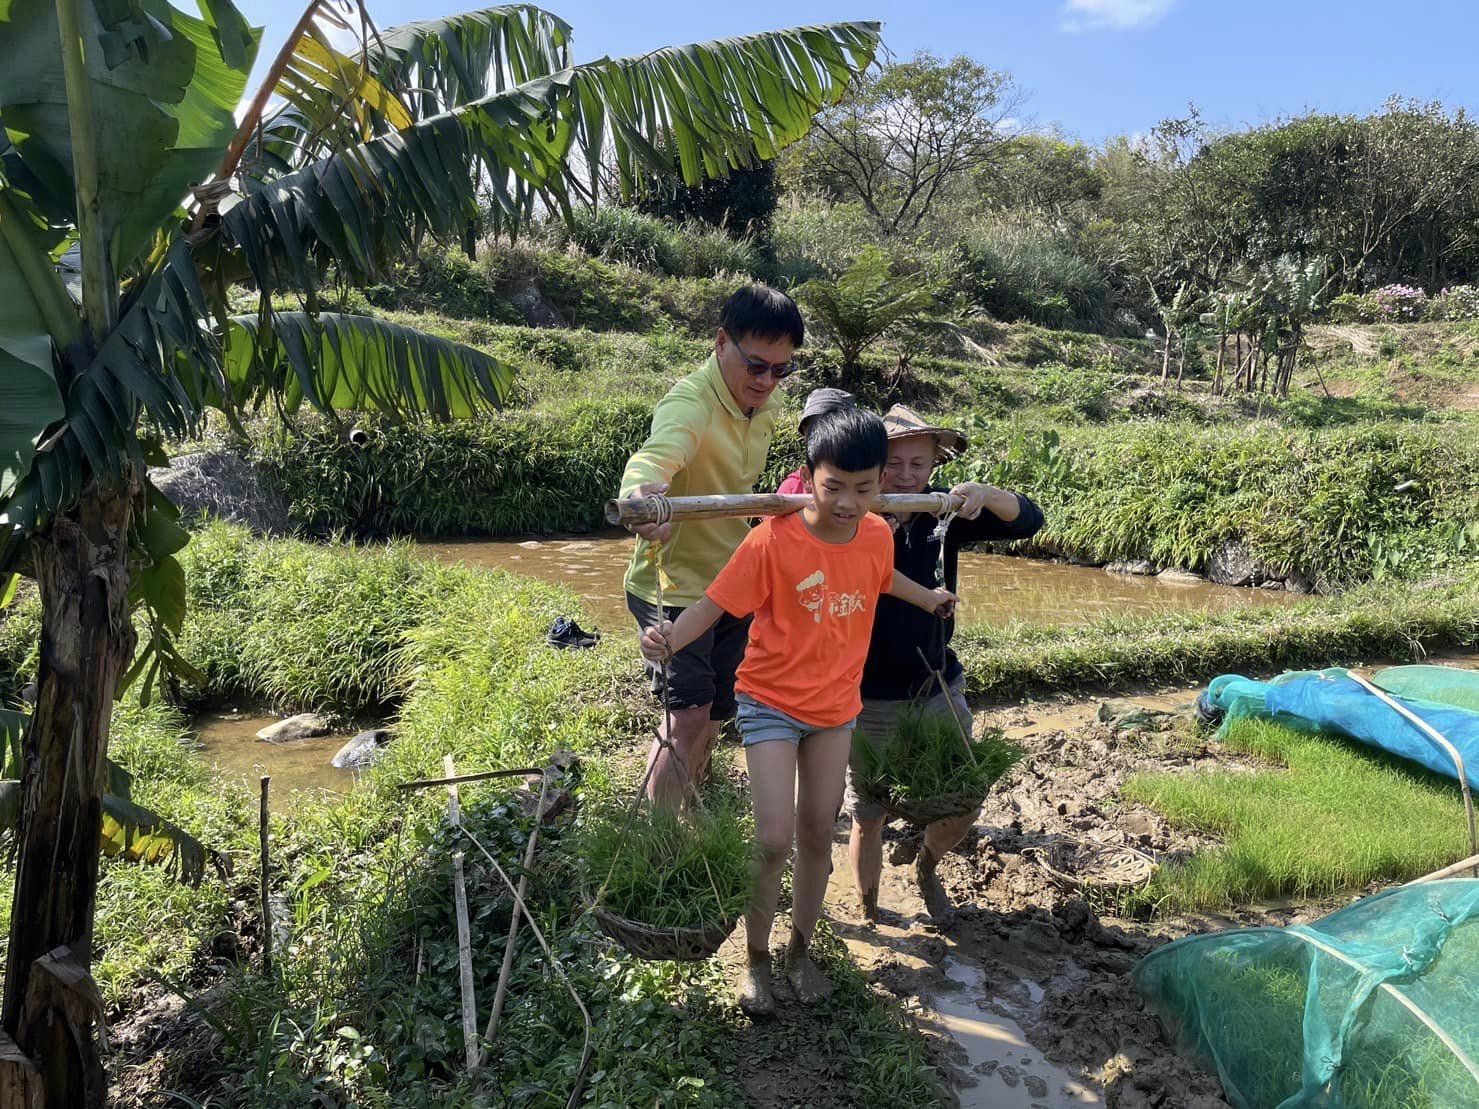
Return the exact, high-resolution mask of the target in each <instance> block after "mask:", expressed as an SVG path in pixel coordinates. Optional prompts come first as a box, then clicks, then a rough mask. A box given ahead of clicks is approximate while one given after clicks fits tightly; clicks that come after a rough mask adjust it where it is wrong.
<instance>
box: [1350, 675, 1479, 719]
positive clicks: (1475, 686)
mask: <svg viewBox="0 0 1479 1109" xmlns="http://www.w3.org/2000/svg"><path fill="white" fill-rule="evenodd" d="M1371 684H1372V685H1374V686H1376V687H1377V688H1378V689H1384V690H1386V691H1387V692H1388V693H1395V694H1396V695H1397V696H1398V697H1412V698H1416V699H1417V700H1420V701H1432V702H1434V703H1435V704H1439V705H1452V706H1454V707H1455V708H1461V709H1470V710H1472V711H1474V712H1479V670H1459V669H1457V668H1456V667H1453V666H1389V667H1387V668H1386V669H1385V670H1381V671H1378V672H1377V673H1376V674H1374V675H1372V678H1371Z"/></svg>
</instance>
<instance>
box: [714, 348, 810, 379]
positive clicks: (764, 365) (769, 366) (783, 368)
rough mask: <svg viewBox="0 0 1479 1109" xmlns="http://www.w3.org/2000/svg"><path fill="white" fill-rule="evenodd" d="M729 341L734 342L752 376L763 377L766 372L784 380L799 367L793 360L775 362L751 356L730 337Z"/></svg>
mask: <svg viewBox="0 0 1479 1109" xmlns="http://www.w3.org/2000/svg"><path fill="white" fill-rule="evenodd" d="M730 342H732V343H734V349H735V350H737V351H739V352H740V357H741V358H743V359H744V360H745V369H747V370H748V371H750V375H751V376H752V377H763V376H764V375H765V374H767V373H768V374H770V376H771V377H773V378H775V379H776V380H777V381H784V380H786V378H788V377H790V376H791V375H792V374H793V373H795V372H796V371H797V370H799V369H800V368H801V367H800V366H798V365H796V363H795V362H794V361H791V362H781V363H779V364H777V363H773V362H767V361H765V359H763V358H755V357H752V356H751V355H750V354H749V352H747V351H746V350H745V348H744V347H742V346H740V345H739V343H738V342H737V341H735V340H734V339H731V340H730Z"/></svg>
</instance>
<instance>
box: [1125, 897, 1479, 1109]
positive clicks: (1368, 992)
mask: <svg viewBox="0 0 1479 1109" xmlns="http://www.w3.org/2000/svg"><path fill="white" fill-rule="evenodd" d="M1134 980H1135V984H1136V985H1137V986H1138V987H1139V988H1140V990H1141V991H1142V992H1143V993H1144V994H1145V996H1146V998H1147V999H1148V1001H1149V1002H1150V1004H1151V1007H1152V1008H1153V1009H1155V1010H1156V1012H1157V1013H1158V1014H1159V1015H1160V1017H1161V1020H1162V1022H1163V1023H1164V1024H1165V1025H1166V1028H1167V1030H1168V1032H1169V1033H1170V1034H1171V1035H1172V1037H1173V1039H1175V1040H1176V1041H1177V1043H1178V1045H1179V1046H1180V1047H1181V1048H1182V1049H1183V1050H1187V1051H1190V1052H1192V1053H1194V1054H1196V1055H1198V1056H1200V1057H1201V1058H1202V1059H1203V1060H1205V1061H1206V1062H1208V1063H1209V1064H1210V1065H1211V1066H1213V1067H1214V1068H1215V1069H1216V1071H1217V1073H1218V1075H1219V1076H1220V1077H1221V1079H1222V1083H1223V1086H1224V1088H1225V1090H1226V1092H1227V1096H1228V1099H1229V1100H1230V1101H1231V1102H1232V1103H1233V1104H1234V1105H1237V1106H1239V1107H1240V1109H1270V1107H1275V1106H1278V1107H1294V1106H1322V1107H1324V1106H1328V1107H1350V1109H1428V1107H1430V1109H1449V1107H1458V1106H1474V1105H1479V1063H1476V1062H1475V1060H1476V1058H1479V880H1474V879H1451V880H1448V881H1442V882H1429V883H1425V884H1422V885H1416V886H1407V887H1402V888H1398V889H1394V890H1389V891H1387V892H1386V893H1382V894H1378V895H1376V896H1374V897H1368V898H1366V899H1365V900H1363V901H1359V902H1357V903H1356V904H1354V905H1351V906H1350V907H1349V908H1345V909H1342V910H1340V911H1339V912H1337V913H1334V914H1332V915H1330V916H1328V917H1325V918H1324V919H1323V920H1321V921H1318V922H1317V923H1315V924H1310V925H1297V926H1294V927H1291V928H1256V929H1247V930H1242V931H1236V932H1223V933H1219V934H1215V935H1206V936H1192V937H1190V938H1187V939H1184V940H1178V941H1177V942H1175V943H1172V944H1168V945H1167V946H1165V947H1163V948H1161V949H1160V950H1159V951H1156V952H1154V953H1152V954H1151V955H1148V956H1146V958H1144V959H1143V960H1141V962H1140V964H1139V965H1138V966H1137V967H1136V969H1135V973H1134Z"/></svg>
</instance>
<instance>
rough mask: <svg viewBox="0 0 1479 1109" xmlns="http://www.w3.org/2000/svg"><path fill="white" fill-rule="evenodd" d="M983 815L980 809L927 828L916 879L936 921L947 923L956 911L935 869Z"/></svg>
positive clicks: (916, 870) (918, 860)
mask: <svg viewBox="0 0 1479 1109" xmlns="http://www.w3.org/2000/svg"><path fill="white" fill-rule="evenodd" d="M980 815H981V810H980V809H977V810H976V811H975V812H972V813H965V814H963V815H961V816H952V817H950V818H949V819H948V820H937V821H935V822H934V823H933V824H931V825H930V826H929V827H928V828H926V829H925V832H924V842H923V843H921V844H920V845H919V857H918V858H916V859H915V860H914V879H915V881H917V882H918V883H919V896H920V897H922V898H924V906H925V908H926V909H928V910H929V914H930V916H931V917H933V918H934V919H935V920H946V919H948V918H949V916H950V914H951V913H952V912H954V907H953V906H952V905H951V904H950V898H949V896H948V895H946V893H945V887H944V886H942V885H940V879H939V877H938V876H937V875H936V874H935V868H936V867H937V866H939V864H940V860H941V859H943V858H944V857H945V854H946V853H947V852H948V851H950V849H951V848H953V847H954V846H955V845H956V844H957V843H959V842H960V841H961V840H962V839H964V838H965V834H966V833H967V832H969V831H970V830H971V827H972V825H974V824H975V823H976V817H978V816H980Z"/></svg>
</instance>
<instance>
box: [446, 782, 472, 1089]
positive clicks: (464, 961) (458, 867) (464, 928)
mask: <svg viewBox="0 0 1479 1109" xmlns="http://www.w3.org/2000/svg"><path fill="white" fill-rule="evenodd" d="M442 770H443V772H444V773H445V774H446V776H447V777H448V778H456V777H457V765H456V763H454V762H453V761H452V756H451V755H443V756H442ZM447 820H448V821H449V822H450V823H451V825H452V827H454V828H457V829H459V830H460V829H461V828H462V805H461V801H460V799H459V798H458V794H457V786H456V784H455V783H454V784H451V785H449V786H447ZM462 865H463V864H462V847H461V845H460V844H459V845H458V847H457V848H456V849H455V850H454V851H453V852H452V893H453V896H454V897H455V899H456V909H457V968H458V971H459V974H460V977H461V982H462V1046H463V1050H464V1054H465V1057H466V1059H467V1069H468V1070H473V1069H474V1068H476V1067H477V1065H478V1058H479V1055H480V1054H481V1052H480V1051H479V1050H478V1007H477V1000H476V998H475V996H474V994H473V981H472V927H471V925H470V924H469V923H468V914H467V878H466V876H465V875H464V874H463V869H462Z"/></svg>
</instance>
